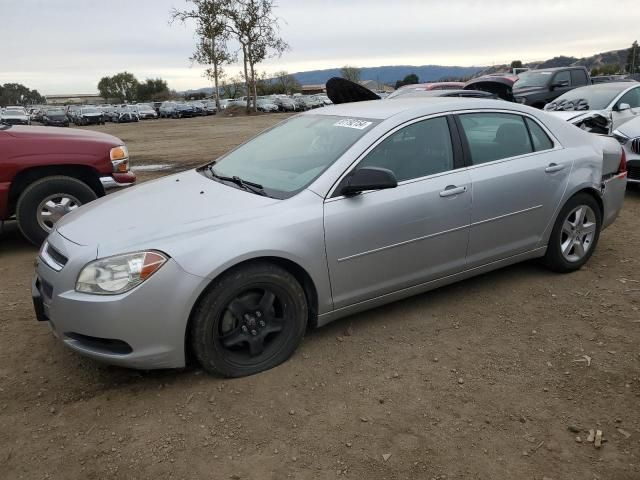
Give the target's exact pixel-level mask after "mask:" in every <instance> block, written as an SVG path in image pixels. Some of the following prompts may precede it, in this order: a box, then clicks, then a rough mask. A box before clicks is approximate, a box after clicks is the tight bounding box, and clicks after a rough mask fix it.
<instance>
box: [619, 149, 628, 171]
mask: <svg viewBox="0 0 640 480" xmlns="http://www.w3.org/2000/svg"><path fill="white" fill-rule="evenodd" d="M618 173H619V174H621V173H627V154H626V153H625V151H624V148H623V149H622V156H621V157H620V165H618Z"/></svg>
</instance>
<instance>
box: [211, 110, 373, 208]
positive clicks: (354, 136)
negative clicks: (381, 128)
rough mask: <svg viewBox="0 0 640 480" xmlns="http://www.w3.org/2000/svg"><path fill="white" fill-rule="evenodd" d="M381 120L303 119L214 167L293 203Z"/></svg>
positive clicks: (286, 124) (281, 127) (288, 123)
mask: <svg viewBox="0 0 640 480" xmlns="http://www.w3.org/2000/svg"><path fill="white" fill-rule="evenodd" d="M377 123H378V121H375V120H368V119H361V118H346V117H337V116H320V115H318V116H316V115H313V116H312V115H303V116H299V117H294V118H291V119H290V120H287V121H285V122H284V123H281V124H279V125H277V126H275V127H274V128H272V129H270V130H267V131H266V132H264V133H262V134H261V135H259V136H257V137H255V138H254V139H253V140H250V141H249V142H247V143H245V144H244V145H241V146H240V147H238V148H237V149H236V150H233V151H232V152H230V153H229V154H228V155H226V156H225V157H223V158H222V159H221V160H219V161H217V162H214V163H212V164H211V166H212V167H213V169H214V170H215V173H216V174H217V175H220V176H225V177H234V176H237V177H240V178H242V179H243V180H245V181H249V182H254V183H258V184H260V185H262V186H263V187H264V190H265V192H266V193H267V194H268V195H270V196H272V197H275V198H281V199H282V198H289V197H291V196H293V195H295V194H296V193H298V192H299V191H301V190H302V189H304V188H305V187H307V186H308V185H309V184H310V183H311V182H312V181H313V180H315V179H316V178H317V177H318V176H319V175H320V174H321V173H322V172H323V171H324V170H325V169H327V168H328V167H329V166H330V165H331V164H333V163H334V162H335V161H336V160H337V159H338V158H340V156H341V155H342V154H343V153H344V152H345V151H346V150H347V149H348V148H349V147H351V145H353V144H354V143H355V142H356V141H357V140H358V139H359V138H361V137H362V136H363V135H364V134H366V133H367V132H368V131H369V130H371V129H372V128H373V127H374V126H375V125H376V124H377Z"/></svg>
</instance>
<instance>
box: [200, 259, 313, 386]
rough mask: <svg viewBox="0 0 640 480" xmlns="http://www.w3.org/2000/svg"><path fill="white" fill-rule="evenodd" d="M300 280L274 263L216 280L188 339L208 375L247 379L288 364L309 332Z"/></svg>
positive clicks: (235, 271)
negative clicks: (307, 330)
mask: <svg viewBox="0 0 640 480" xmlns="http://www.w3.org/2000/svg"><path fill="white" fill-rule="evenodd" d="M307 308H308V307H307V300H306V296H305V293H304V290H303V289H302V287H301V286H300V284H299V283H298V282H297V280H296V279H295V278H294V277H293V275H291V274H290V273H289V272H287V271H286V270H284V269H283V268H281V267H279V266H277V265H274V264H271V263H262V262H261V263H254V264H249V265H244V266H240V267H238V268H235V269H233V270H230V271H229V272H227V273H225V274H224V275H222V276H221V277H220V278H219V279H217V280H215V281H214V283H213V284H212V285H211V287H210V289H209V291H208V292H207V293H206V294H205V295H204V296H203V298H202V299H201V300H200V303H199V304H198V306H197V307H196V309H195V311H194V315H193V318H192V323H191V329H190V332H189V337H190V339H191V346H192V349H193V352H194V353H195V356H196V357H197V359H198V361H199V363H200V365H201V366H202V368H204V369H205V370H206V371H207V372H209V373H213V374H218V375H222V376H225V377H243V376H245V375H253V374H255V373H258V372H262V371H264V370H267V369H269V368H273V367H275V366H276V365H279V364H281V363H282V362H284V361H285V360H287V359H288V358H289V357H290V356H291V355H292V354H293V352H294V351H295V350H296V348H297V347H298V344H299V343H300V341H301V340H302V337H303V335H304V332H305V329H306V326H307V316H308V310H307Z"/></svg>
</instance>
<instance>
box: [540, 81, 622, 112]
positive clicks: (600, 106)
mask: <svg viewBox="0 0 640 480" xmlns="http://www.w3.org/2000/svg"><path fill="white" fill-rule="evenodd" d="M623 91H624V88H610V87H599V86H598V87H596V86H589V87H582V88H576V89H575V90H571V91H569V92H567V93H565V94H564V95H561V96H560V97H558V98H556V99H555V100H554V101H553V103H552V105H553V104H555V105H560V104H561V103H563V102H565V103H573V104H575V105H577V104H582V105H586V108H587V109H589V110H605V109H606V108H607V107H609V105H611V102H613V101H614V100H615V98H616V97H617V96H618V95H620V93H622V92H623Z"/></svg>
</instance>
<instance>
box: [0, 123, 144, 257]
mask: <svg viewBox="0 0 640 480" xmlns="http://www.w3.org/2000/svg"><path fill="white" fill-rule="evenodd" d="M135 181H136V177H135V175H134V174H133V173H131V172H130V171H129V152H128V150H127V147H126V146H125V145H124V143H123V142H122V140H120V139H119V138H116V137H113V136H111V135H106V134H103V133H99V132H93V131H87V130H80V129H68V128H55V127H33V126H31V127H26V126H17V125H16V126H11V125H7V124H3V123H0V226H1V224H2V223H3V222H4V221H6V220H9V219H11V218H13V217H14V216H15V219H16V220H17V222H18V227H19V229H20V231H21V232H22V234H23V235H24V236H25V237H26V238H27V239H28V240H30V241H31V242H33V243H34V244H36V245H39V244H41V243H42V242H43V240H44V239H45V238H46V237H47V235H48V234H49V232H50V231H51V230H52V229H53V225H54V223H55V222H56V221H57V220H58V219H59V218H60V217H62V216H63V215H65V214H66V213H68V212H70V211H71V210H73V209H75V208H78V207H79V206H80V205H82V204H84V203H87V202H90V201H92V200H95V199H96V198H98V197H101V196H104V195H105V194H106V192H107V190H109V189H112V188H120V187H127V186H130V185H133V184H134V183H135Z"/></svg>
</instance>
